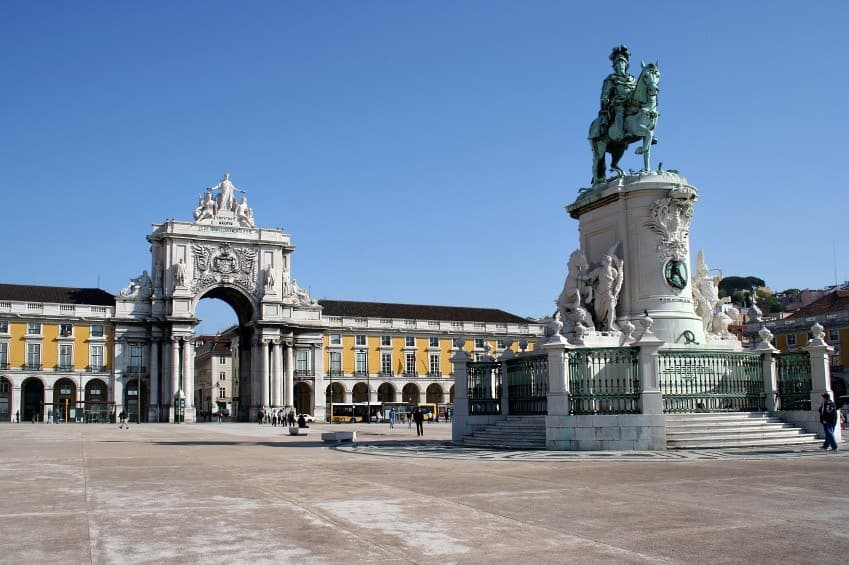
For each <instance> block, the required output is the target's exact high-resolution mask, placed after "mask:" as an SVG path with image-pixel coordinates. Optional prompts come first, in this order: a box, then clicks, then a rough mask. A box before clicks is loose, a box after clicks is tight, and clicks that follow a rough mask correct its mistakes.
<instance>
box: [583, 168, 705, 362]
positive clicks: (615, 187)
mask: <svg viewBox="0 0 849 565" xmlns="http://www.w3.org/2000/svg"><path fill="white" fill-rule="evenodd" d="M697 198H698V192H697V191H696V189H695V188H694V187H692V186H690V185H689V184H688V183H687V181H686V179H684V178H683V177H681V176H679V175H677V174H674V173H669V172H664V173H643V174H639V175H627V176H625V177H622V178H621V179H618V180H616V181H610V182H608V183H604V184H600V185H597V186H595V187H593V188H592V189H590V190H587V191H585V192H583V193H582V194H581V195H580V196H579V197H578V199H577V200H575V202H574V203H573V204H571V205H569V206H568V207H567V211H568V213H569V215H571V216H572V217H573V218H576V219H577V220H578V222H579V228H578V229H579V232H580V245H581V250H582V251H583V252H584V254H585V255H586V258H587V260H588V261H589V262H590V263H591V264H596V263H598V262H599V261H601V259H602V258H603V257H604V256H605V255H606V254H608V253H609V252H610V251H611V250H613V253H614V254H615V255H617V256H618V257H620V258H622V260H623V261H624V281H623V285H622V291H621V293H620V295H619V301H618V305H617V309H616V312H617V316H616V318H617V320H619V321H622V320H636V319H637V318H640V317H642V316H643V315H644V313H646V312H647V313H648V315H649V316H651V318H652V319H653V320H654V326H653V328H652V331H653V332H654V334H655V335H656V336H657V337H658V338H659V339H661V340H662V341H664V342H666V344H667V346H672V347H674V346H676V345H684V344H685V343H687V342H688V341H689V340H695V341H696V342H698V343H700V344H704V343H705V335H704V326H703V324H702V321H701V319H700V318H699V317H698V316H697V315H696V313H695V310H694V305H693V298H692V290H691V286H690V285H691V280H692V276H691V272H690V264H691V261H690V221H691V219H692V215H693V204H694V203H695V201H696V200H697ZM617 244H618V245H617ZM687 332H690V333H687ZM688 338H690V339H688Z"/></svg>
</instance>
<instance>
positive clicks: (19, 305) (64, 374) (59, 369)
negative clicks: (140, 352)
mask: <svg viewBox="0 0 849 565" xmlns="http://www.w3.org/2000/svg"><path fill="white" fill-rule="evenodd" d="M113 315H114V297H113V296H112V295H111V294H109V293H108V292H106V291H103V290H100V289H92V288H66V287H49V286H28V285H12V284H0V421H6V422H8V421H14V420H15V419H17V418H19V419H20V420H21V421H45V420H47V419H52V418H60V419H61V420H62V421H68V422H103V421H107V420H108V419H109V418H110V415H111V412H112V409H113V408H114V400H113V398H112V395H111V394H110V391H111V386H110V385H111V379H112V362H111V358H112V351H113V346H112V344H113V339H112V338H113V327H112V317H113ZM134 392H135V393H137V392H138V389H137V388H136V389H133V388H132V387H128V389H127V393H128V394H129V395H130V399H129V402H127V403H126V404H127V405H128V406H129V405H130V404H131V403H132V401H133V396H135V394H134ZM57 412H58V416H57Z"/></svg>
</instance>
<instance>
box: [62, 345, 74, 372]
mask: <svg viewBox="0 0 849 565" xmlns="http://www.w3.org/2000/svg"><path fill="white" fill-rule="evenodd" d="M73 367H74V346H73V345H71V344H70V343H62V344H59V368H60V369H65V370H69V369H72V368H73Z"/></svg>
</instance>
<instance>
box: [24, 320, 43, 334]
mask: <svg viewBox="0 0 849 565" xmlns="http://www.w3.org/2000/svg"><path fill="white" fill-rule="evenodd" d="M27 335H41V322H27Z"/></svg>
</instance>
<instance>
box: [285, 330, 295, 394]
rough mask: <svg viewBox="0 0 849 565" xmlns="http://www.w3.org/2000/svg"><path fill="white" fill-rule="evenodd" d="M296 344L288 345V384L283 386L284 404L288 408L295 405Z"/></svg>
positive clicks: (286, 365) (286, 377)
mask: <svg viewBox="0 0 849 565" xmlns="http://www.w3.org/2000/svg"><path fill="white" fill-rule="evenodd" d="M294 349H295V344H294V343H291V342H289V343H286V364H285V367H286V376H285V379H286V382H285V384H284V386H283V393H284V399H283V403H284V404H285V405H286V407H287V408H291V407H293V406H294V405H295V362H294V357H295V355H294Z"/></svg>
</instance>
